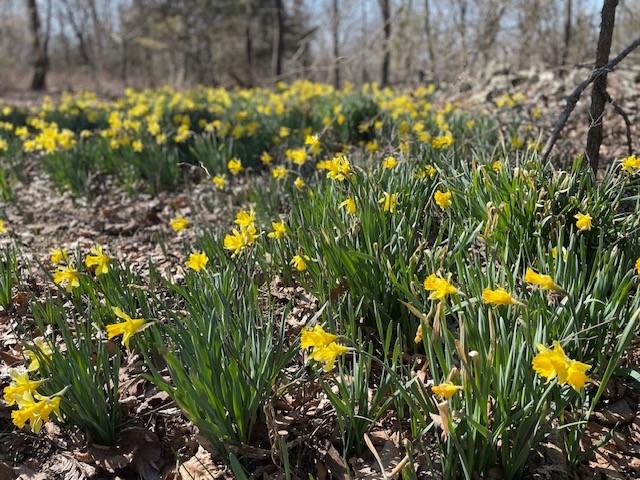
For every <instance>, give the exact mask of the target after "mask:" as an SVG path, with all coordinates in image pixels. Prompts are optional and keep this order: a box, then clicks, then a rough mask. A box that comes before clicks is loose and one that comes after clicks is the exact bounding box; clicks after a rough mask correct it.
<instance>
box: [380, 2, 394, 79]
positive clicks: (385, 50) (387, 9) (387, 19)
mask: <svg viewBox="0 0 640 480" xmlns="http://www.w3.org/2000/svg"><path fill="white" fill-rule="evenodd" d="M378 3H379V4H380V10H381V11H382V22H383V29H384V39H383V41H382V71H381V76H380V83H381V84H382V86H383V87H386V86H387V85H389V63H390V56H391V52H390V50H389V40H390V39H391V6H390V5H389V0H378Z"/></svg>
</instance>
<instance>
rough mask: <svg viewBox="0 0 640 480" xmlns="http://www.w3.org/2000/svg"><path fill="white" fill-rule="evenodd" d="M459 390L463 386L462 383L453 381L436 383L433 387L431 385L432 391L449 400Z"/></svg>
mask: <svg viewBox="0 0 640 480" xmlns="http://www.w3.org/2000/svg"><path fill="white" fill-rule="evenodd" d="M459 390H462V387H461V386H460V385H454V384H453V383H451V382H443V383H441V384H439V385H434V386H433V387H431V391H432V392H433V393H434V394H435V395H438V396H439V397H440V398H444V399H446V400H449V399H450V398H451V397H453V396H454V395H455V394H456V393H457V392H458V391H459Z"/></svg>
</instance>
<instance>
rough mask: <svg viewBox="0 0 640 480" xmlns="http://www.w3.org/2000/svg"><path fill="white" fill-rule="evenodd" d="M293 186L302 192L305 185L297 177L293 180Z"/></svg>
mask: <svg viewBox="0 0 640 480" xmlns="http://www.w3.org/2000/svg"><path fill="white" fill-rule="evenodd" d="M293 185H294V186H295V187H296V189H298V190H302V189H303V188H304V187H305V185H306V184H305V183H304V180H303V179H302V178H301V177H298V178H296V179H295V180H294V182H293Z"/></svg>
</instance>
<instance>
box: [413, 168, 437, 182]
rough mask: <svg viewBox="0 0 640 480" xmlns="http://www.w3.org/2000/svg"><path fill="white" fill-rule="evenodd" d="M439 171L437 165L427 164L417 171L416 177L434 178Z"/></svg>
mask: <svg viewBox="0 0 640 480" xmlns="http://www.w3.org/2000/svg"><path fill="white" fill-rule="evenodd" d="M437 173H438V171H437V170H436V167H434V166H433V165H427V166H426V167H424V168H423V169H421V170H418V173H416V177H417V178H419V179H424V178H433V177H435V176H436V174H437Z"/></svg>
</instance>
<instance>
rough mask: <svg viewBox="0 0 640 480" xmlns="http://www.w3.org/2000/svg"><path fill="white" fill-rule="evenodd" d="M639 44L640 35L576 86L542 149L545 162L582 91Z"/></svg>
mask: <svg viewBox="0 0 640 480" xmlns="http://www.w3.org/2000/svg"><path fill="white" fill-rule="evenodd" d="M639 46H640V37H638V38H636V39H635V40H634V41H633V43H631V45H629V46H628V47H627V48H625V49H624V50H623V51H622V52H620V53H619V54H618V56H617V57H615V58H614V59H612V60H610V61H609V63H607V64H606V65H604V66H603V67H601V68H596V69H594V70H592V71H591V73H590V74H589V77H588V78H587V79H586V80H584V81H583V82H582V83H580V84H579V85H578V86H577V87H576V88H575V90H573V92H571V94H570V95H569V96H568V97H567V100H566V101H567V103H566V105H565V107H564V110H563V111H562V114H561V115H560V117H559V118H558V120H557V121H556V123H555V125H554V126H553V131H552V132H551V136H550V137H549V139H548V140H547V143H546V144H545V145H544V149H543V150H542V161H543V162H545V161H547V159H548V158H549V155H550V154H551V150H552V149H553V146H554V145H555V144H556V142H557V141H558V138H560V133H561V132H562V129H563V128H564V126H565V125H566V124H567V121H568V120H569V117H570V116H571V113H572V112H573V110H574V109H575V108H576V105H577V103H578V100H580V97H581V96H582V93H583V92H584V91H585V89H586V88H587V87H588V86H589V85H590V84H591V83H592V82H593V81H594V80H596V79H597V78H600V77H601V76H602V75H606V74H608V73H609V72H611V71H613V70H614V68H615V67H616V65H618V63H620V62H621V61H622V60H623V59H624V58H625V57H626V56H627V55H629V54H630V53H631V52H633V51H634V50H635V49H636V48H638V47H639Z"/></svg>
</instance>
